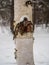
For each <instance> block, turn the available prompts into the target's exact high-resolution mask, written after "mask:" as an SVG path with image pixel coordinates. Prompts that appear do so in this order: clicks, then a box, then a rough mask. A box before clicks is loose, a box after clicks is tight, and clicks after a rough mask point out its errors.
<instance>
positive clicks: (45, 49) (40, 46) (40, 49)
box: [0, 26, 49, 65]
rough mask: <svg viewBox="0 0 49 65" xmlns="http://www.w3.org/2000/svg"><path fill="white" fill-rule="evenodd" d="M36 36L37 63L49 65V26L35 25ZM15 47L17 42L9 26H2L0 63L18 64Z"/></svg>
mask: <svg viewBox="0 0 49 65" xmlns="http://www.w3.org/2000/svg"><path fill="white" fill-rule="evenodd" d="M34 38H35V40H34V46H33V52H34V62H35V65H49V27H47V28H45V27H41V26H39V27H35V31H34ZM14 48H15V44H14V41H13V40H12V34H11V32H10V30H9V28H8V27H6V28H5V27H2V28H1V26H0V65H17V64H16V60H15V59H14Z"/></svg>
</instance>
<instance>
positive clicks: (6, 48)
mask: <svg viewBox="0 0 49 65" xmlns="http://www.w3.org/2000/svg"><path fill="white" fill-rule="evenodd" d="M14 48H15V44H14V41H13V39H12V34H11V32H10V29H9V27H1V26H0V65H16V60H15V59H14Z"/></svg>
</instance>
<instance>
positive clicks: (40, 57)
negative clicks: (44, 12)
mask: <svg viewBox="0 0 49 65" xmlns="http://www.w3.org/2000/svg"><path fill="white" fill-rule="evenodd" d="M34 38H35V40H34V47H33V51H34V62H35V65H49V27H47V28H45V26H43V27H42V26H39V27H36V26H35V30H34Z"/></svg>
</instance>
